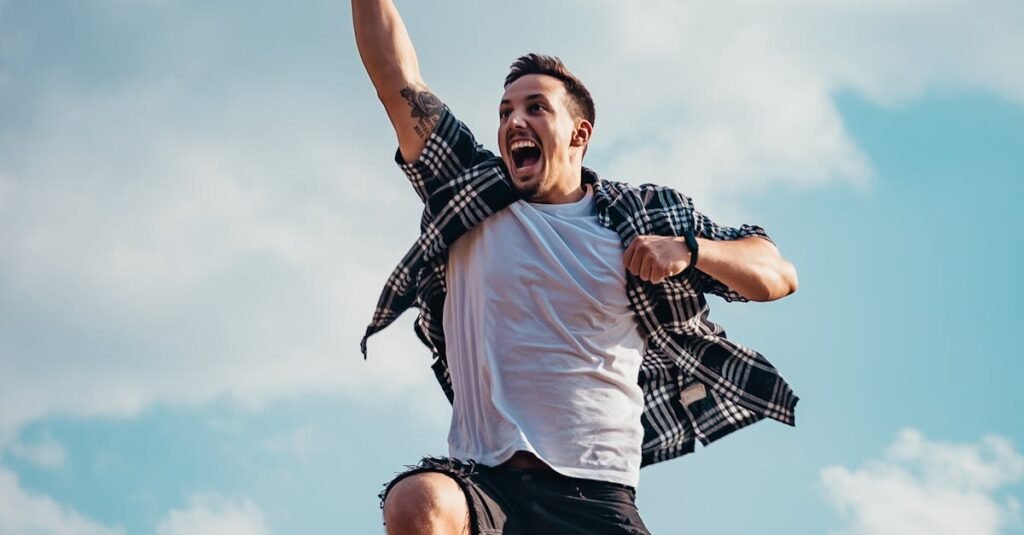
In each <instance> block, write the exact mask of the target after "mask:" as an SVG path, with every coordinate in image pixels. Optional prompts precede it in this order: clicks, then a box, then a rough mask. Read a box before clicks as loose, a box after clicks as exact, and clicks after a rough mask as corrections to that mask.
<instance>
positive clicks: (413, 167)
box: [360, 108, 798, 465]
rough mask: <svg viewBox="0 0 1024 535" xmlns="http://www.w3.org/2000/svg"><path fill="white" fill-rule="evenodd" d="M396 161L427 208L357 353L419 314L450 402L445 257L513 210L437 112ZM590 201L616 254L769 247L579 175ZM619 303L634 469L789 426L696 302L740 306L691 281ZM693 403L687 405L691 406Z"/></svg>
mask: <svg viewBox="0 0 1024 535" xmlns="http://www.w3.org/2000/svg"><path fill="white" fill-rule="evenodd" d="M395 160H396V162H397V163H398V164H399V166H400V167H401V168H402V170H403V171H404V172H405V174H406V176H407V177H408V178H409V180H410V182H411V183H412V186H413V189H415V190H416V192H417V194H418V195H419V196H420V199H422V200H423V202H424V209H423V217H422V220H421V224H420V231H421V232H420V236H419V238H418V239H417V240H416V242H415V243H414V244H413V246H412V248H410V249H409V252H408V253H406V255H405V257H404V258H403V259H402V261H401V262H400V263H399V265H398V266H397V267H396V268H395V270H394V271H393V272H392V273H391V275H390V276H389V277H388V280H387V283H386V285H385V287H384V290H383V292H382V293H381V296H380V300H379V301H378V303H377V308H376V310H375V311H374V314H373V319H372V321H371V322H370V325H369V326H368V327H367V329H366V334H365V336H364V337H363V339H362V341H361V343H360V347H361V350H362V352H363V355H364V357H365V355H366V341H367V339H368V338H369V337H370V336H371V335H372V334H374V333H376V332H378V331H380V330H381V329H384V328H385V327H387V326H388V325H390V324H391V323H392V322H393V321H394V320H395V319H396V318H397V317H398V316H399V315H400V314H401V313H402V312H404V311H405V310H407V309H408V308H410V307H416V308H417V309H419V317H418V318H417V320H416V323H415V331H416V334H417V336H418V337H419V338H420V340H421V341H422V342H423V343H424V344H425V345H426V346H427V347H428V348H429V349H430V351H431V353H432V354H433V355H434V359H435V360H434V363H433V365H432V368H433V370H434V373H435V375H436V376H437V380H438V382H439V383H440V384H441V388H442V389H443V390H444V392H445V395H446V396H447V397H448V400H449V401H451V400H453V399H454V392H453V391H452V384H451V378H450V376H449V374H448V362H447V354H446V352H445V342H444V326H443V325H442V318H443V309H444V300H445V296H446V295H447V287H446V286H445V272H446V267H447V260H448V255H447V250H448V247H449V246H450V245H451V244H452V243H454V242H455V240H457V239H458V238H459V237H460V236H462V235H463V234H465V233H466V231H468V230H469V229H471V228H473V227H474V226H475V225H477V224H479V223H480V222H481V221H483V220H484V219H485V218H487V217H488V216H490V215H491V214H494V213H495V212H497V211H499V210H502V209H503V208H505V207H506V206H508V205H510V204H512V203H513V202H515V201H516V200H517V195H516V192H515V191H514V189H513V188H512V186H511V184H510V183H509V182H508V179H507V173H508V171H507V169H506V168H505V166H504V162H502V160H501V158H499V157H497V156H495V155H494V154H493V153H491V152H490V151H487V150H486V149H484V148H483V147H481V146H480V145H479V144H477V142H476V140H475V139H474V137H473V135H472V133H471V132H470V131H469V129H468V128H467V127H466V125H465V124H463V123H462V122H461V121H459V120H458V119H456V118H455V116H454V115H453V114H452V113H451V111H450V110H448V109H447V108H445V110H444V112H443V113H442V116H441V118H440V120H439V122H438V124H437V125H436V126H435V128H434V131H433V133H432V134H431V136H430V137H429V138H428V140H427V143H426V147H425V148H424V149H423V152H422V154H421V155H420V158H419V160H417V161H415V162H412V163H408V164H407V163H404V162H403V161H402V158H401V155H400V154H396V155H395ZM583 181H584V182H585V183H588V184H591V185H592V186H593V187H594V191H595V202H596V204H597V211H598V218H599V220H600V222H601V224H603V225H604V226H606V227H608V228H610V229H612V230H615V231H616V232H617V233H618V234H619V236H620V237H621V238H622V243H623V245H624V246H627V247H628V246H629V243H630V242H632V241H633V239H635V238H636V237H637V236H644V235H663V236H685V235H687V234H688V233H693V235H695V236H697V237H701V238H707V239H712V240H736V239H740V238H745V237H749V236H759V237H761V238H764V239H769V238H768V235H767V234H766V233H765V231H764V229H762V228H760V227H757V226H752V225H743V226H741V227H739V228H732V227H724V226H720V225H717V224H715V223H714V222H713V221H711V220H710V219H709V218H708V217H706V216H705V215H703V214H701V213H700V212H698V211H696V210H694V208H693V202H692V200H691V199H690V198H689V197H686V196H685V195H682V194H680V193H678V192H676V191H674V190H672V189H670V188H667V187H663V186H658V185H653V184H644V185H641V186H631V185H629V184H625V183H620V182H613V181H609V180H602V179H600V178H599V177H598V176H597V174H596V173H594V172H593V171H591V170H589V169H586V168H584V170H583ZM626 284H627V288H626V290H627V295H628V297H629V300H630V303H631V305H632V308H633V311H634V312H635V313H636V318H637V322H638V324H639V326H640V329H641V332H642V333H643V334H645V335H646V337H647V346H646V348H645V351H644V356H643V362H642V364H641V367H640V378H639V382H640V386H641V388H642V389H643V392H644V403H645V406H644V412H643V417H642V420H643V427H644V443H643V460H642V463H643V465H648V464H652V463H656V462H660V461H665V460H668V459H672V458H675V457H678V456H680V455H684V454H686V453H690V452H692V451H693V450H694V445H695V440H700V442H701V443H702V444H704V445H707V444H709V443H711V442H713V441H715V440H717V439H719V438H721V437H723V436H725V435H727V434H729V433H731V432H733V431H736V430H737V429H740V428H742V427H745V426H747V425H750V424H752V423H754V422H756V421H758V420H760V419H762V418H766V417H767V418H771V419H774V420H777V421H780V422H783V423H786V424H789V425H793V424H794V408H795V406H796V402H797V399H798V398H797V397H796V395H795V394H794V393H793V391H792V390H791V389H790V387H789V385H787V384H786V382H785V380H783V379H782V377H781V376H780V375H779V373H778V371H777V370H776V369H775V367H773V366H772V365H771V363H769V362H768V360H766V359H765V358H764V357H763V356H762V355H761V354H760V353H758V352H756V351H753V350H751V349H749V348H746V347H744V346H741V345H739V344H736V343H735V342H732V341H731V340H729V339H727V338H726V335H725V331H724V330H723V329H722V327H721V326H719V325H717V324H715V323H713V322H712V321H710V320H709V319H708V313H709V309H708V304H707V301H706V300H705V294H707V293H711V294H715V295H719V296H721V297H723V298H724V299H726V300H727V301H746V299H745V298H743V297H742V296H741V295H739V294H738V293H736V292H734V291H732V290H730V289H729V288H727V287H726V286H725V285H723V284H722V283H721V282H719V281H717V280H715V279H714V278H712V277H710V276H709V275H707V274H705V273H703V272H701V271H700V270H697V269H687V270H685V271H684V272H682V273H680V274H678V275H676V276H674V277H671V278H669V279H668V280H666V281H665V282H663V283H661V284H651V283H648V282H645V281H643V280H641V279H640V278H639V277H637V276H635V275H633V274H631V273H627V274H626ZM692 392H696V393H697V394H696V395H688V394H690V393H692Z"/></svg>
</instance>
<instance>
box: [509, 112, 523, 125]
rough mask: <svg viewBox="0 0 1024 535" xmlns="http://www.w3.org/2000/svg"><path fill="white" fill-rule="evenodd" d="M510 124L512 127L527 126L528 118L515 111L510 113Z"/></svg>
mask: <svg viewBox="0 0 1024 535" xmlns="http://www.w3.org/2000/svg"><path fill="white" fill-rule="evenodd" d="M508 124H509V127H510V128H525V127H526V120H525V119H524V118H523V114H522V113H520V112H518V111H513V112H512V113H511V114H509V117H508Z"/></svg>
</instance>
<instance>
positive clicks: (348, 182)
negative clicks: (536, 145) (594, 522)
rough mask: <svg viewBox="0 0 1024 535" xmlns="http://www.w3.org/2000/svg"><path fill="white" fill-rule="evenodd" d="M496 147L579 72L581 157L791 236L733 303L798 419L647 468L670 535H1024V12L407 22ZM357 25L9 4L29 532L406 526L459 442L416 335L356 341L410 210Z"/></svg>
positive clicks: (618, 7) (529, 13)
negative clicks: (385, 512) (749, 295)
mask: <svg viewBox="0 0 1024 535" xmlns="http://www.w3.org/2000/svg"><path fill="white" fill-rule="evenodd" d="M398 6H399V9H400V10H401V11H402V13H403V15H404V17H405V19H406V22H407V25H408V26H409V29H410V32H411V34H412V37H413V39H414V41H415V43H416V46H417V49H418V52H419V55H420V62H421V67H422V69H423V72H424V76H425V78H426V80H427V82H428V83H429V84H430V85H431V87H432V88H433V89H434V90H435V91H436V92H437V93H438V94H439V95H440V96H441V97H442V98H443V99H444V100H445V101H446V102H447V103H448V104H449V105H450V106H451V107H452V108H453V109H454V110H455V112H456V113H457V114H458V115H459V116H460V117H462V118H463V119H464V120H466V121H467V122H468V123H469V124H470V126H471V127H473V128H474V130H475V132H476V134H477V136H478V138H479V139H480V140H481V141H483V142H484V143H485V144H487V145H490V146H492V147H493V139H494V136H495V130H496V117H495V116H496V107H497V100H498V98H499V97H500V80H501V79H502V78H503V76H504V74H505V70H506V67H507V65H508V64H509V63H510V62H511V60H512V59H514V58H515V57H516V56H517V55H519V54H521V53H524V52H527V51H533V50H536V51H542V52H548V53H554V54H558V55H560V56H562V57H563V58H564V59H565V60H566V61H567V63H568V64H569V65H570V67H571V68H572V69H574V70H575V71H576V72H577V73H578V74H579V75H580V76H581V77H582V78H583V79H584V81H586V82H587V84H588V86H589V87H590V89H591V91H592V92H593V93H594V95H595V98H596V100H597V108H598V120H597V125H596V126H597V129H596V131H595V138H594V145H593V148H592V150H591V151H590V153H589V154H588V164H589V165H591V166H593V167H594V168H596V169H597V170H598V171H599V172H601V173H602V174H603V175H604V176H606V177H609V178H616V179H622V180H628V181H634V182H659V183H663V184H667V185H671V186H673V187H676V188H678V189H680V190H682V191H684V192H686V193H687V194H689V195H691V196H693V197H694V199H695V202H696V204H697V206H698V208H700V209H701V210H703V211H704V212H706V213H708V214H710V215H712V216H713V217H715V218H716V219H718V220H721V221H723V222H725V223H732V224H738V223H741V222H750V223H757V224H760V225H762V226H764V227H765V228H767V229H768V230H769V232H770V233H771V234H772V236H773V238H774V239H775V240H776V241H777V243H778V244H779V246H780V249H781V250H782V252H783V253H784V254H785V256H787V257H788V258H789V259H790V260H792V261H793V262H794V263H795V264H796V266H797V268H798V270H799V273H800V282H801V287H800V290H799V292H798V293H797V294H795V295H793V296H792V297H790V298H787V299H785V300H783V301H779V302H775V303H767V304H726V303H724V302H721V301H718V300H717V299H715V302H713V304H712V306H713V311H712V317H713V319H715V320H716V321H718V322H719V323H722V324H724V325H725V326H726V328H727V330H728V332H729V334H730V336H731V337H732V338H734V339H736V340H737V341H740V342H741V343H744V344H746V345H749V346H751V347H754V348H757V349H758V350H759V351H761V352H762V353H764V354H765V355H767V356H768V357H769V358H770V359H771V360H772V361H773V362H774V363H775V364H776V365H777V366H779V368H781V370H782V371H783V373H784V375H785V376H786V377H787V379H788V380H789V381H790V383H791V384H792V385H793V387H794V389H795V390H796V391H797V393H798V394H799V395H800V396H801V398H802V401H801V402H800V405H799V407H798V415H797V419H798V424H797V427H795V428H788V427H785V426H782V425H779V424H776V423H759V424H757V425H755V426H753V427H751V428H749V429H746V430H744V431H742V432H740V433H737V434H736V435H733V436H730V437H728V438H726V439H724V440H722V441H721V442H718V443H715V444H713V445H712V446H711V447H709V448H707V449H699V450H698V451H697V452H696V453H695V454H693V455H690V456H687V457H684V458H682V459H679V460H675V461H671V462H667V463H662V464H659V465H656V466H654V467H651V468H648V469H645V470H644V471H643V472H642V474H641V484H640V490H639V505H640V509H641V512H642V514H643V515H644V517H645V519H646V521H647V522H648V524H649V526H650V527H651V528H652V530H653V531H654V532H655V533H660V534H666V533H667V534H674V533H724V534H741V533H750V532H754V531H757V532H762V533H796V534H826V533H828V534H844V535H881V534H901V535H902V534H910V535H916V534H918V533H939V534H947V533H948V534H953V533H957V534H961V533H971V534H972V535H974V534H977V535H992V534H1001V535H1004V534H1014V533H1024V521H1022V519H1021V513H1020V507H1021V505H1020V503H1021V501H1024V485H1022V481H1024V456H1022V454H1021V447H1022V446H1021V444H1024V426H1022V425H1021V424H1020V417H1019V415H1018V414H1017V413H1018V408H1019V407H1020V406H1021V405H1022V404H1024V395H1022V394H1021V393H1020V389H1019V387H1018V383H1019V380H1018V378H1019V377H1020V376H1021V375H1022V373H1024V364H1022V362H1024V359H1021V356H1022V355H1021V352H1020V350H1019V349H1018V344H1017V343H1016V334H1017V331H1018V326H1017V325H1016V324H1017V322H1018V320H1019V318H1020V317H1021V314H1020V302H1021V300H1022V299H1024V288H1022V284H1021V282H1020V279H1019V275H1018V273H1019V271H1020V270H1019V268H1018V265H1019V262H1020V260H1021V257H1022V254H1021V246H1020V243H1021V242H1020V239H1019V238H1018V237H1017V235H1016V231H1015V229H1016V228H1018V227H1019V226H1021V224H1022V223H1024V217H1022V216H1021V215H1020V211H1019V210H1017V209H1015V208H1016V206H1015V203H1016V201H1017V199H1019V198H1020V197H1021V195H1022V194H1024V185H1022V184H1021V179H1022V178H1024V150H1022V147H1024V68H1022V67H1024V65H1021V62H1020V60H1019V58H1020V57H1024V35H1022V34H1021V33H1020V31H1019V28H1020V27H1021V24H1024V7H1022V5H1021V4H1020V3H1019V2H1012V1H987V2H967V1H966V0H964V1H960V0H944V1H941V2H922V1H916V0H901V1H898V2H876V1H873V0H865V1H862V2H827V3H822V2H816V3H810V2H808V3H801V2H793V1H779V2H758V3H701V2H667V1H666V2H661V1H652V2H647V3H644V4H642V6H641V5H640V4H636V3H628V4H627V3H616V2H610V1H591V2H583V1H570V2H564V3H560V4H557V5H554V6H545V5H544V4H542V3H541V2H539V1H533V0H530V1H525V2H521V3H520V4H517V7H516V8H515V9H511V10H510V9H509V8H508V6H507V5H505V4H496V3H489V2H478V3H467V2H448V1H443V2H435V3H417V2H407V1H403V2H399V3H398ZM348 10H349V8H348V4H347V3H346V2H329V1H326V0H325V1H310V2H293V3H289V4H287V5H286V4H283V3H271V2H251V3H247V4H245V5H244V6H242V5H241V4H238V3H231V2H184V1H182V2H173V1H169V0H168V1H157V0H152V1H137V2H133V1H129V0H97V1H95V2H90V3H82V2H70V1H57V0H55V1H52V2H45V3H41V2H29V1H25V0H20V1H16V0H0V243H2V244H3V247H2V248H0V534H2V535H8V534H13V535H20V534H26V533H33V534H37V533H46V534H50V533H54V534H64V533H68V534H71V533H73V534H109V533H128V534H135V533H156V534H159V535H175V534H180V533H192V534H195V533H230V534H267V533H277V534H292V533H301V534H307V533H308V534H318V533H325V534H326V533H379V532H381V528H380V519H379V513H378V510H377V503H376V493H377V491H378V489H379V486H380V484H381V483H382V482H384V481H385V480H387V479H388V478H389V477H390V476H391V475H392V474H394V473H395V472H397V471H399V470H400V469H401V467H402V465H404V464H409V463H413V462H415V460H416V459H418V458H419V457H420V456H421V455H423V454H428V453H443V452H444V451H445V449H446V446H445V443H444V438H445V435H446V421H447V417H448V414H449V412H448V411H449V410H448V408H447V405H446V402H445V401H444V398H443V396H442V395H441V393H440V390H439V389H438V388H437V386H436V384H435V383H434V382H433V379H432V375H431V374H430V372H429V369H428V368H427V364H428V362H429V356H428V354H427V352H426V350H425V349H424V348H422V347H421V346H420V345H419V343H418V341H417V340H416V339H415V336H414V335H413V334H412V331H411V319H412V318H411V314H408V315H407V316H408V317H404V318H402V320H400V321H399V322H398V324H396V325H395V326H393V327H391V328H390V329H389V330H387V331H385V332H383V333H381V334H379V335H377V336H376V337H375V338H373V339H372V340H371V342H370V359H369V360H368V361H366V362H364V361H363V360H362V359H361V357H360V355H359V351H358V340H359V336H360V334H361V332H362V330H363V328H364V326H365V324H366V323H367V321H368V319H369V317H370V314H371V313H372V309H373V304H374V303H375V301H376V296H377V291H378V290H379V288H380V286H381V285H382V284H383V281H384V280H385V278H386V276H387V274H388V273H389V271H390V269H391V268H392V267H393V266H394V264H395V263H397V261H398V260H399V259H400V258H401V256H402V254H403V253H404V251H405V249H406V248H407V247H408V245H409V244H410V243H411V241H412V240H413V239H414V237H415V234H416V229H417V222H418V207H417V199H416V196H415V194H414V193H413V192H412V191H410V188H408V186H407V185H405V184H404V179H403V178H402V176H401V174H400V172H399V171H398V170H397V169H396V168H395V167H394V166H393V164H392V162H391V156H392V154H393V150H394V143H395V142H394V138H393V133H392V132H391V129H390V125H389V124H388V122H387V119H386V116H385V114H384V112H383V109H382V108H381V107H380V106H379V104H378V103H377V101H376V99H375V96H374V93H373V90H372V88H371V86H370V84H369V82H368V80H367V79H366V76H365V74H364V73H363V71H362V69H361V66H360V65H359V62H358V56H357V55H356V52H355V49H354V44H353V42H352V36H351V21H350V17H349V11H348Z"/></svg>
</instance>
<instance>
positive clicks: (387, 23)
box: [352, 0, 444, 162]
mask: <svg viewBox="0 0 1024 535" xmlns="http://www.w3.org/2000/svg"><path fill="white" fill-rule="evenodd" d="M352 23H353V26H354V27H355V34H356V47H357V48H358V49H359V56H360V58H362V60H363V66H364V67H365V68H366V73H367V74H369V75H370V81H371V82H373V86H374V88H376V89H377V97H378V98H379V99H380V101H381V103H382V104H384V108H385V109H386V110H387V113H388V117H389V118H390V119H391V124H392V126H394V127H395V133H396V134H397V135H398V148H399V151H400V152H401V154H402V158H404V159H405V161H406V162H412V161H414V160H416V159H417V158H419V156H420V153H421V152H422V151H423V147H424V146H425V145H426V141H427V138H429V137H430V134H431V132H432V131H433V130H434V126H435V125H436V124H437V121H438V120H439V119H440V117H441V112H442V111H443V110H444V104H443V103H442V102H441V100H440V99H438V98H437V96H435V95H434V94H433V93H431V92H430V89H429V88H427V85H426V83H424V82H423V78H422V77H421V76H420V67H419V62H418V60H417V59H416V50H415V49H414V48H413V46H412V41H411V40H410V39H409V34H408V32H406V30H405V24H404V23H403V22H402V18H401V17H400V16H399V14H398V10H397V9H396V8H395V5H394V4H393V3H392V1H391V0H352Z"/></svg>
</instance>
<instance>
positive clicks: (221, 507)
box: [156, 494, 270, 535]
mask: <svg viewBox="0 0 1024 535" xmlns="http://www.w3.org/2000/svg"><path fill="white" fill-rule="evenodd" d="M156 533H157V535H265V534H268V533H270V530H269V528H267V524H266V520H265V519H264V517H263V512H262V511H261V510H260V509H259V507H257V506H256V504H254V503H253V502H252V500H250V499H248V498H243V499H241V500H232V499H228V498H225V497H223V496H218V495H213V494H199V495H194V496H192V497H191V498H190V500H189V506H188V508H186V509H181V510H178V509H175V510H173V511H171V512H169V513H168V514H167V516H166V517H165V518H164V519H163V520H161V521H160V525H159V527H157V530H156Z"/></svg>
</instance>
